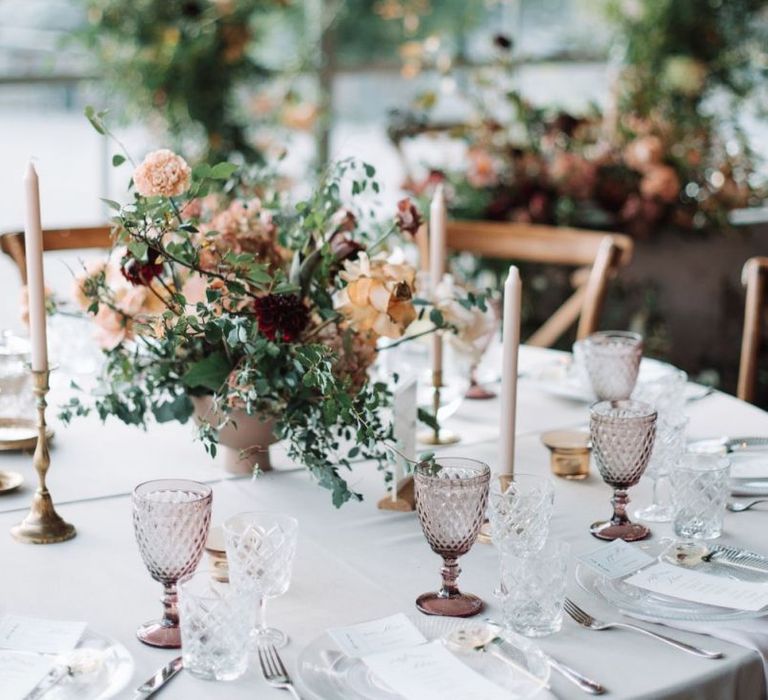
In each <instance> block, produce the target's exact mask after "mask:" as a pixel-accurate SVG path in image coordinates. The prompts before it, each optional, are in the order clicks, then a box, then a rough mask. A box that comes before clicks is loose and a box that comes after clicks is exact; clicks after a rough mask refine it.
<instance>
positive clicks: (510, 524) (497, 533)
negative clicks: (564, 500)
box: [488, 473, 555, 555]
mask: <svg viewBox="0 0 768 700" xmlns="http://www.w3.org/2000/svg"><path fill="white" fill-rule="evenodd" d="M488 498H489V502H490V507H489V509H488V513H489V516H490V521H491V538H492V540H493V543H494V544H495V545H496V546H497V547H498V548H499V550H501V551H509V552H513V553H515V554H519V555H524V554H530V553H532V552H536V551H538V550H540V549H541V548H542V547H543V546H544V543H545V542H546V540H547V536H548V535H549V522H550V520H551V519H552V508H553V505H554V502H555V487H554V484H553V483H552V479H550V478H549V476H545V475H544V476H543V475H540V474H521V473H515V474H500V475H498V476H494V478H493V479H492V480H491V484H490V493H489V496H488Z"/></svg>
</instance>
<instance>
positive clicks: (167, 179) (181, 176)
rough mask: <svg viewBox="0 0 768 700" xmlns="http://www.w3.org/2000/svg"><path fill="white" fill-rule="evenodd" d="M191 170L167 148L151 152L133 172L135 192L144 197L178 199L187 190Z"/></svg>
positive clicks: (179, 157)
mask: <svg viewBox="0 0 768 700" xmlns="http://www.w3.org/2000/svg"><path fill="white" fill-rule="evenodd" d="M191 177H192V169H191V168H190V167H189V165H187V161H185V160H184V159H183V158H182V157H181V156H177V155H176V154H175V153H174V152H173V151H169V150H168V149H167V148H161V149H160V150H159V151H152V153H149V154H147V157H146V158H144V161H143V162H142V164H141V165H139V167H138V168H136V170H134V171H133V182H134V184H135V185H136V191H137V192H138V193H139V194H140V195H143V196H144V197H154V196H158V195H160V196H163V197H178V196H179V195H180V194H183V193H184V192H186V191H187V190H188V189H189V183H190V180H191Z"/></svg>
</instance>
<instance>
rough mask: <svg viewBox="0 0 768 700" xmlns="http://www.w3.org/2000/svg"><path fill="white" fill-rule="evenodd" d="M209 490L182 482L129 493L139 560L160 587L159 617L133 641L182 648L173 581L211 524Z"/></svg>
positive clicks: (195, 558)
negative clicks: (161, 614) (160, 605)
mask: <svg viewBox="0 0 768 700" xmlns="http://www.w3.org/2000/svg"><path fill="white" fill-rule="evenodd" d="M212 498H213V494H212V492H211V487H210V486H207V485H206V484H201V483H199V482H197V481H189V480H186V479H158V480H155V481H145V482H144V483H143V484H139V485H138V486H137V487H136V488H135V489H134V491H133V528H134V532H135V534H136V542H137V543H138V545H139V551H140V552H141V558H142V559H143V560H144V565H145V566H146V567H147V569H148V570H149V573H150V575H151V576H152V578H153V579H155V581H159V582H160V583H162V584H163V589H164V592H163V616H162V618H161V619H160V620H152V621H151V622H147V623H145V624H143V625H142V626H141V627H139V629H138V630H137V632H136V636H137V637H138V638H139V639H140V640H141V641H142V642H144V643H145V644H149V645H150V646H153V647H163V648H166V649H178V648H179V647H180V646H181V633H180V631H179V614H178V611H177V608H176V603H177V596H176V582H177V581H178V580H179V579H180V578H183V577H184V576H186V575H188V574H191V573H192V572H193V571H194V570H195V568H196V567H197V564H198V562H199V561H200V558H201V557H202V555H203V547H204V545H205V540H206V538H207V537H208V528H209V526H210V522H211V500H212Z"/></svg>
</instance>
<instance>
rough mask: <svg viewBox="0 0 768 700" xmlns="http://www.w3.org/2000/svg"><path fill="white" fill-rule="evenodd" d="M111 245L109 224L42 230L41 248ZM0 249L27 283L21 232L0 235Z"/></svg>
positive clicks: (73, 248)
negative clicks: (13, 263)
mask: <svg viewBox="0 0 768 700" xmlns="http://www.w3.org/2000/svg"><path fill="white" fill-rule="evenodd" d="M111 245H112V236H111V228H110V227H109V226H91V227H86V228H65V229H52V230H48V231H44V232H43V249H44V250H46V251H48V250H78V249H81V248H109V247H110V246H111ZM0 250H2V251H3V253H5V254H6V255H8V256H9V257H10V258H11V259H12V260H13V261H14V262H15V263H16V267H18V269H19V274H20V275H21V282H22V284H26V283H27V258H26V255H25V252H24V234H23V233H4V234H2V235H0Z"/></svg>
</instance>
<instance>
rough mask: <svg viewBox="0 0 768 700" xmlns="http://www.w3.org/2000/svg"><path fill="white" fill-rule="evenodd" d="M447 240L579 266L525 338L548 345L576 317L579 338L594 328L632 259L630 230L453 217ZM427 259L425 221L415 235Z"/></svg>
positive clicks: (486, 252) (461, 247)
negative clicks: (565, 292) (560, 298)
mask: <svg viewBox="0 0 768 700" xmlns="http://www.w3.org/2000/svg"><path fill="white" fill-rule="evenodd" d="M446 238H447V241H446V243H447V246H448V248H449V250H452V251H455V252H461V251H466V252H470V253H473V254H475V255H482V256H486V257H492V258H502V259H505V260H512V261H525V262H536V263H548V264H553V265H568V266H571V265H572V266H575V267H576V268H577V270H576V271H575V272H574V274H573V275H572V276H571V283H572V285H573V286H574V292H573V294H572V295H571V296H570V297H569V298H568V299H567V300H566V301H565V302H564V303H563V305H562V306H560V307H559V308H558V309H557V311H555V313H554V314H553V315H552V316H551V317H550V318H549V319H547V321H546V322H545V323H544V324H543V325H542V326H541V327H540V328H539V329H538V330H537V331H536V332H535V333H534V334H533V335H532V336H531V337H530V338H528V339H527V340H526V342H527V343H528V344H529V345H535V346H538V347H550V346H551V345H554V343H555V342H556V341H557V340H558V338H560V337H561V336H562V335H563V334H564V333H565V332H566V331H567V330H568V329H569V328H570V327H571V326H572V325H573V324H574V323H576V322H577V321H578V328H577V333H576V337H577V339H581V338H585V337H586V336H588V335H589V334H590V333H594V332H595V331H596V330H597V328H598V324H599V321H600V313H601V311H602V307H603V302H604V300H605V294H606V291H607V288H608V283H609V281H610V280H611V279H612V278H614V277H615V276H616V274H617V273H618V271H619V270H620V269H621V268H622V267H625V266H626V265H628V264H629V262H630V260H631V259H632V251H633V247H634V246H633V243H632V239H631V238H629V236H625V235H622V234H618V233H603V232H599V231H586V230H582V229H574V228H564V227H563V228H561V227H555V226H540V225H535V224H519V223H506V222H495V221H450V222H448V226H447V230H446ZM417 243H418V245H419V252H420V255H421V259H422V261H423V264H424V265H425V264H426V262H424V261H427V259H428V256H429V250H428V248H429V244H428V240H427V233H426V227H422V230H421V231H420V232H419V235H418V236H417Z"/></svg>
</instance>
